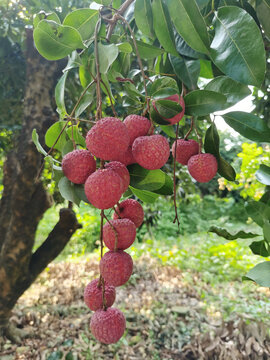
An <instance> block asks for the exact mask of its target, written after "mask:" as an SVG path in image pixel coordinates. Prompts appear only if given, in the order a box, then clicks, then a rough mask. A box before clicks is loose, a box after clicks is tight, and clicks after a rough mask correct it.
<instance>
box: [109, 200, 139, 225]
mask: <svg viewBox="0 0 270 360" xmlns="http://www.w3.org/2000/svg"><path fill="white" fill-rule="evenodd" d="M113 218H114V219H119V218H121V219H129V220H131V221H132V222H133V223H134V224H135V226H136V227H137V228H138V227H140V226H141V225H142V223H143V219H144V211H143V208H142V205H141V204H140V203H139V202H138V201H136V200H134V199H126V200H124V201H122V202H121V203H120V204H119V206H117V207H116V212H115V213H114V214H113Z"/></svg>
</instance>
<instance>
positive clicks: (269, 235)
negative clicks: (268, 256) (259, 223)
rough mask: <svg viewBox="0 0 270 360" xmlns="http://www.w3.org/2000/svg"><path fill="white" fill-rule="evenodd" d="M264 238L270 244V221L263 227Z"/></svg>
mask: <svg viewBox="0 0 270 360" xmlns="http://www.w3.org/2000/svg"><path fill="white" fill-rule="evenodd" d="M263 236H264V238H265V240H266V241H267V242H268V243H270V222H269V221H265V223H264V225H263Z"/></svg>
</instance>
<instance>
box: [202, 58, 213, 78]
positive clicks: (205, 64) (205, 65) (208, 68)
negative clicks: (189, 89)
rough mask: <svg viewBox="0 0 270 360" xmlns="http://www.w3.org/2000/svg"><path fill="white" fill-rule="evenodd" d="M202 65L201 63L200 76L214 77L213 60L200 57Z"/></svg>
mask: <svg viewBox="0 0 270 360" xmlns="http://www.w3.org/2000/svg"><path fill="white" fill-rule="evenodd" d="M200 65H201V70H200V77H203V78H206V79H212V78H213V77H214V75H213V70H212V63H211V61H208V60H203V59H200Z"/></svg>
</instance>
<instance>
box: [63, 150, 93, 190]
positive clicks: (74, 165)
mask: <svg viewBox="0 0 270 360" xmlns="http://www.w3.org/2000/svg"><path fill="white" fill-rule="evenodd" d="M62 170H63V173H64V174H65V176H66V177H67V178H68V179H69V180H70V181H72V182H73V183H74V184H84V183H85V181H86V179H87V178H88V176H89V175H91V174H92V173H93V172H94V171H95V170H96V161H95V159H94V157H93V156H92V155H91V154H90V152H89V151H87V150H82V149H81V150H73V151H71V152H69V153H68V154H66V155H65V156H64V157H63V160H62Z"/></svg>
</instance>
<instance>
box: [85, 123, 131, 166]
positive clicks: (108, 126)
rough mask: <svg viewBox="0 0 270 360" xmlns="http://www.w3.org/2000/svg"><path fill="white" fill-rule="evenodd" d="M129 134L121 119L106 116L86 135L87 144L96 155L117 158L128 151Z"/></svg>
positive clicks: (111, 158) (109, 158)
mask: <svg viewBox="0 0 270 360" xmlns="http://www.w3.org/2000/svg"><path fill="white" fill-rule="evenodd" d="M128 145H129V135H128V130H127V128H126V125H125V124H124V123H122V121H121V120H119V119H117V118H113V117H105V118H103V119H101V120H99V121H98V122H97V123H96V125H94V126H93V127H92V129H90V130H89V131H88V133H87V135H86V146H87V148H88V150H89V151H90V152H91V153H92V154H93V155H95V156H96V157H98V158H100V159H103V160H116V159H117V157H118V156H120V155H121V154H122V153H124V152H126V151H127V148H128Z"/></svg>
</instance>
